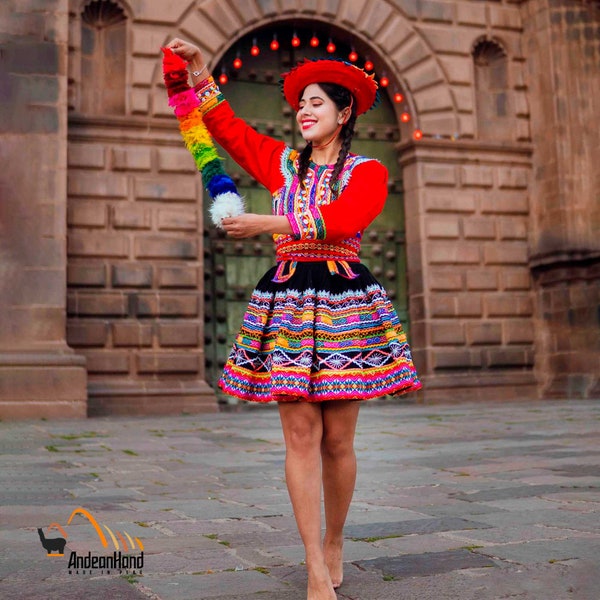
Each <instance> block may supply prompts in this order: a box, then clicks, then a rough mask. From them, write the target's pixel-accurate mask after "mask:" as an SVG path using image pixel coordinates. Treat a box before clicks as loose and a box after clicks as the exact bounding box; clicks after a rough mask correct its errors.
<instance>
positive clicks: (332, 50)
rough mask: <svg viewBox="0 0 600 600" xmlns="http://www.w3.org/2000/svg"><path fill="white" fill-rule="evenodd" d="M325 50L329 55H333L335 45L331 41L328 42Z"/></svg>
mask: <svg viewBox="0 0 600 600" xmlns="http://www.w3.org/2000/svg"><path fill="white" fill-rule="evenodd" d="M326 50H327V52H329V54H333V53H334V52H335V44H334V43H333V42H332V41H331V40H329V44H327V48H326Z"/></svg>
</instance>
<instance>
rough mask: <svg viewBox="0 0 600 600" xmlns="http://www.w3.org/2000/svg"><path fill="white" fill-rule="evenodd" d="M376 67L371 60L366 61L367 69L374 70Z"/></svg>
mask: <svg viewBox="0 0 600 600" xmlns="http://www.w3.org/2000/svg"><path fill="white" fill-rule="evenodd" d="M374 68H375V66H374V65H373V63H372V62H371V61H370V60H368V61H367V62H366V63H365V71H372V70H373V69H374Z"/></svg>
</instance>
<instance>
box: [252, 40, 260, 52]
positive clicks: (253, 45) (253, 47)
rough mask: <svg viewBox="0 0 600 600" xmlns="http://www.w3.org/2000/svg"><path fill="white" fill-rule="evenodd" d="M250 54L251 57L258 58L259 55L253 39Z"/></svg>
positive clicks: (258, 49)
mask: <svg viewBox="0 0 600 600" xmlns="http://www.w3.org/2000/svg"><path fill="white" fill-rule="evenodd" d="M250 54H251V55H252V56H258V55H259V54H260V48H259V47H258V44H257V43H256V38H254V39H253V40H252V48H250Z"/></svg>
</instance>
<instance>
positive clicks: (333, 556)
mask: <svg viewBox="0 0 600 600" xmlns="http://www.w3.org/2000/svg"><path fill="white" fill-rule="evenodd" d="M343 545H344V541H343V539H340V540H339V541H337V542H330V541H327V540H326V541H325V543H324V546H323V551H324V553H325V564H326V565H327V568H328V569H329V576H330V577H331V582H332V583H333V589H335V590H337V589H338V588H339V587H340V586H341V585H342V582H343V581H344V558H343V551H344V550H343Z"/></svg>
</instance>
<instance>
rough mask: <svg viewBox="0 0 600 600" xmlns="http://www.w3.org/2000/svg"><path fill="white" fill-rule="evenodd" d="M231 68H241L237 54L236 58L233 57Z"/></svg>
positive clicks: (240, 61) (240, 60)
mask: <svg viewBox="0 0 600 600" xmlns="http://www.w3.org/2000/svg"><path fill="white" fill-rule="evenodd" d="M233 68H234V69H241V68H242V59H241V58H240V57H239V56H237V57H236V58H234V59H233Z"/></svg>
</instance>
